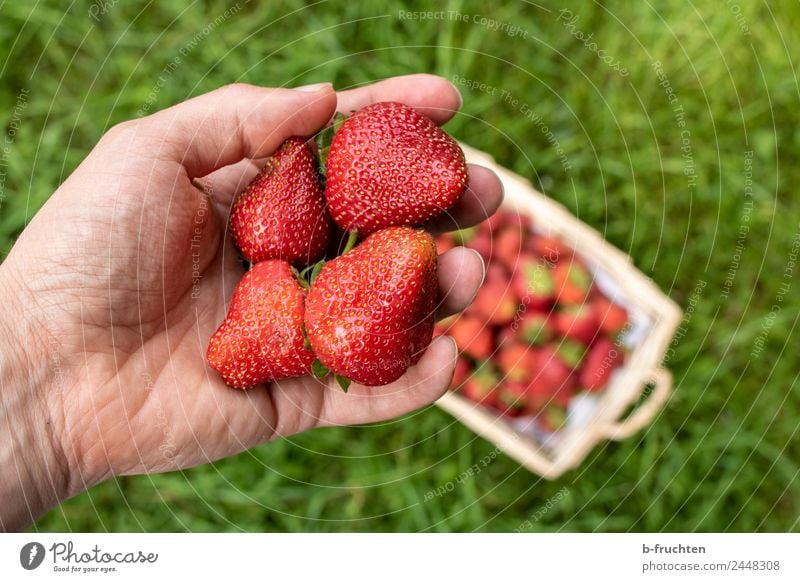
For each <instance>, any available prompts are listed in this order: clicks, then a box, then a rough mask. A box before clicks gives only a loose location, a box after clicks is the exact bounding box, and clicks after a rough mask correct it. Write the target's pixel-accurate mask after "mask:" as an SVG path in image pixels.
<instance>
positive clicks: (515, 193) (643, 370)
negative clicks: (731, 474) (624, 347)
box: [437, 144, 681, 479]
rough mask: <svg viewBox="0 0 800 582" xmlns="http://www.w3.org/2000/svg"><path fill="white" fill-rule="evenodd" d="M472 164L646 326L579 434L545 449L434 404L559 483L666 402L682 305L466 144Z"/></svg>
mask: <svg viewBox="0 0 800 582" xmlns="http://www.w3.org/2000/svg"><path fill="white" fill-rule="evenodd" d="M462 148H463V149H464V153H465V154H466V157H467V161H468V162H471V163H477V164H481V165H482V166H486V167H488V168H491V169H492V170H494V171H495V172H496V173H497V175H498V176H499V177H500V179H501V180H502V182H503V186H504V187H505V200H504V202H503V205H504V207H506V208H508V209H509V210H513V211H516V212H519V213H524V214H529V215H530V216H531V217H532V218H533V219H534V221H535V225H536V228H537V229H538V230H541V231H542V232H544V233H545V234H550V235H554V236H557V237H559V238H561V239H562V240H563V241H564V242H565V243H566V244H568V245H570V246H571V247H572V248H574V249H575V251H576V252H577V253H578V254H579V255H580V256H581V257H582V258H583V259H584V260H585V261H586V262H587V264H589V265H590V267H592V268H593V269H595V270H596V271H599V272H603V273H606V274H607V275H608V276H609V277H610V278H611V279H613V282H614V285H615V288H616V292H617V297H616V298H615V299H617V300H619V301H620V302H621V303H622V304H623V305H625V306H626V307H627V308H628V310H629V312H630V313H631V315H632V316H635V317H636V318H638V320H639V321H640V322H644V323H643V325H642V326H640V328H641V329H640V331H641V333H639V334H638V338H637V341H636V343H635V345H634V346H632V347H631V351H630V354H629V357H628V358H627V359H626V362H625V365H624V366H622V367H621V368H620V369H619V370H618V371H617V372H616V373H615V374H614V376H613V377H612V379H611V382H610V383H609V386H608V387H607V389H606V390H605V391H604V393H603V395H602V396H601V397H600V400H599V401H598V403H597V406H595V408H594V410H593V412H592V414H591V417H590V418H588V419H586V421H585V422H584V423H583V424H582V426H581V427H580V428H571V427H570V428H566V429H564V430H562V431H559V432H560V433H562V434H560V435H559V438H558V440H557V441H555V443H554V444H551V445H550V446H545V445H543V444H542V442H541V441H539V440H537V439H535V438H533V437H531V436H529V434H528V433H527V432H523V431H521V430H518V429H517V428H515V427H514V426H513V425H512V424H511V423H509V421H508V420H506V419H504V418H502V417H500V416H498V415H496V414H493V413H492V412H490V411H488V410H486V409H485V408H483V407H482V406H480V405H477V404H475V403H474V402H471V401H470V400H467V399H466V398H464V397H462V396H459V395H458V394H455V393H452V392H450V393H447V394H446V395H445V396H443V397H442V398H441V399H440V400H439V401H438V402H437V404H438V405H439V406H440V407H441V408H442V409H444V410H446V411H447V412H449V413H450V414H452V415H453V416H454V417H456V418H457V419H458V420H460V421H461V422H463V423H464V424H465V425H467V426H468V427H469V428H470V429H472V430H473V431H475V432H476V433H477V434H479V435H481V436H483V437H484V438H486V439H488V440H489V441H491V442H493V443H494V444H496V445H497V446H498V448H499V449H501V450H502V451H504V452H505V453H506V454H508V455H509V456H511V457H512V458H514V459H516V460H517V461H519V462H520V463H521V464H522V465H523V466H525V467H526V468H528V469H529V470H530V471H533V472H534V473H538V474H539V475H541V476H543V477H545V478H547V479H555V478H557V477H558V476H560V475H561V474H562V473H564V472H565V471H568V470H570V469H573V468H575V467H577V466H578V465H579V464H580V463H581V462H582V461H583V459H584V458H586V455H588V454H589V451H591V449H592V448H593V447H594V446H595V445H597V444H598V443H600V442H601V441H603V440H607V439H612V440H621V439H624V438H627V437H629V436H630V435H632V434H633V433H635V432H636V431H638V430H640V429H641V428H643V427H645V426H647V425H648V424H649V423H650V422H651V421H652V420H653V417H654V416H655V415H656V414H657V413H658V412H659V411H660V410H661V408H662V407H663V406H664V404H665V403H666V401H667V399H668V397H669V394H670V391H671V389H672V377H671V375H670V373H669V372H668V371H667V370H666V369H664V368H663V367H662V366H661V361H662V359H663V357H664V353H665V352H666V350H667V349H668V347H669V345H670V342H671V341H672V337H673V335H674V333H675V330H676V328H677V326H678V325H679V323H680V320H681V311H680V309H679V308H678V306H677V305H676V304H675V303H674V302H673V301H672V300H671V299H669V298H668V297H667V296H666V295H664V293H662V292H661V291H660V290H659V289H658V287H656V285H655V284H654V283H653V282H652V281H651V280H650V279H649V278H648V277H646V276H645V275H644V274H643V273H641V272H640V271H639V270H638V269H636V267H635V266H634V265H633V263H632V262H631V260H630V257H628V256H627V255H626V254H624V253H622V252H621V251H620V250H618V249H617V248H615V247H613V246H612V245H610V244H609V243H607V242H606V241H605V240H604V239H603V237H602V236H601V235H600V234H599V233H598V232H596V231H595V230H593V229H592V228H590V227H589V226H587V225H586V224H584V223H582V222H581V221H580V220H578V219H577V218H575V217H574V216H573V215H572V214H570V212H569V211H567V209H566V208H564V207H563V206H561V205H560V204H558V203H557V202H554V201H553V200H551V199H549V198H547V197H546V196H544V195H543V194H541V193H540V192H537V191H536V190H535V189H534V188H533V187H532V186H531V184H530V183H529V182H528V181H527V180H525V179H523V178H522V177H520V176H518V175H516V174H514V173H512V172H510V171H508V170H506V169H505V168H502V167H500V166H498V165H497V164H496V163H495V162H494V160H493V159H492V158H491V157H490V156H488V155H486V154H484V153H483V152H480V151H477V150H474V149H472V148H470V147H468V146H465V145H463V144H462ZM643 393H644V394H646V396H647V398H646V399H645V400H644V401H643V403H642V404H640V405H639V406H638V407H637V408H636V409H635V410H633V412H631V413H630V414H629V415H628V416H627V417H626V418H622V416H623V415H624V414H625V413H626V411H627V410H628V408H630V406H631V405H633V404H634V403H635V402H637V401H638V400H639V399H640V398H641V397H642V395H643Z"/></svg>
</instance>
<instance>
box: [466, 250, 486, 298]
mask: <svg viewBox="0 0 800 582" xmlns="http://www.w3.org/2000/svg"><path fill="white" fill-rule="evenodd" d="M466 248H467V249H468V250H470V251H472V252H473V253H475V256H476V257H478V260H479V261H480V262H481V268H482V269H483V273H482V274H481V282H480V283H478V288H477V289H475V293H473V294H472V299H470V300H469V303H468V304H467V305H472V302H473V301H475V298H476V297H477V296H478V293H480V290H481V287H483V282H484V281H485V280H486V262H485V261H484V260H483V257H482V256H481V254H480V253H479V252H478V251H476V250H475V249H470V248H469V247H466Z"/></svg>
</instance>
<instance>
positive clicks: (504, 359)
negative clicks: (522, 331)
mask: <svg viewBox="0 0 800 582" xmlns="http://www.w3.org/2000/svg"><path fill="white" fill-rule="evenodd" d="M496 362H497V366H498V368H500V371H501V372H502V373H503V374H504V375H505V376H504V380H509V381H512V382H522V383H524V384H527V383H528V382H529V381H530V380H531V378H533V376H534V375H535V373H536V360H535V356H534V353H533V352H532V351H531V350H530V348H529V347H528V346H526V345H525V344H523V343H520V342H518V341H509V342H504V343H503V345H502V346H500V348H499V349H498V352H497V358H496Z"/></svg>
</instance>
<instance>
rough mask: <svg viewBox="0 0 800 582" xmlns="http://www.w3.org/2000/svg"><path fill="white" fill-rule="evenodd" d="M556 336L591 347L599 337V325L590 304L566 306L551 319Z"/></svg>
mask: <svg viewBox="0 0 800 582" xmlns="http://www.w3.org/2000/svg"><path fill="white" fill-rule="evenodd" d="M551 321H552V323H553V329H554V330H555V332H556V334H558V335H560V336H562V337H565V338H568V339H572V340H575V341H578V342H581V343H582V344H584V345H589V344H590V343H591V342H592V341H593V340H594V338H595V336H597V332H598V330H599V327H600V325H599V323H598V322H597V317H596V315H595V310H594V309H592V307H591V305H589V304H578V305H566V306H564V307H562V308H561V309H560V310H558V311H557V312H556V313H554V314H553V315H552V317H551Z"/></svg>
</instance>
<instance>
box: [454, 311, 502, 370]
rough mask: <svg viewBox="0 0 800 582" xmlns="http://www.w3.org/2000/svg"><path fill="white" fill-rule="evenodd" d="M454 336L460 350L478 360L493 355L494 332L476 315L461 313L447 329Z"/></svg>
mask: <svg viewBox="0 0 800 582" xmlns="http://www.w3.org/2000/svg"><path fill="white" fill-rule="evenodd" d="M446 333H447V335H449V336H450V337H452V338H453V339H454V340H455V342H456V345H457V346H458V350H459V351H460V352H463V353H465V354H467V355H468V356H472V357H473V358H475V359H476V360H485V359H486V358H488V357H489V356H491V355H492V350H493V349H494V346H493V345H492V344H493V343H494V342H493V339H492V332H491V330H489V328H488V326H487V325H486V324H485V323H484V322H483V321H481V320H480V319H477V318H475V317H471V316H469V315H461V316H459V318H458V319H457V320H456V321H454V322H453V323H452V324H451V325H450V327H449V328H448V329H447V331H446Z"/></svg>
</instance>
